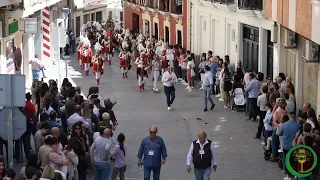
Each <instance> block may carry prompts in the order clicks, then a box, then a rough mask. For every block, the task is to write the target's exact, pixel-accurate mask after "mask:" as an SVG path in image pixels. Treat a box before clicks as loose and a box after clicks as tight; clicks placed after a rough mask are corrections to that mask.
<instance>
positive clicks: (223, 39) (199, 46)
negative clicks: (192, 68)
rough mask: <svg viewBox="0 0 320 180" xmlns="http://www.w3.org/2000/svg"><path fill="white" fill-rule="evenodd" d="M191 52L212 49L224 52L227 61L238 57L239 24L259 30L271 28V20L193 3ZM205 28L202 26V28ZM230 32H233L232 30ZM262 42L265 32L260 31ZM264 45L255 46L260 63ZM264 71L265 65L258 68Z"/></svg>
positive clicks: (264, 54) (262, 57)
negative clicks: (228, 57)
mask: <svg viewBox="0 0 320 180" xmlns="http://www.w3.org/2000/svg"><path fill="white" fill-rule="evenodd" d="M191 13H192V22H193V26H192V30H191V31H192V37H191V39H192V42H191V44H192V47H191V48H192V51H193V52H194V53H196V54H200V53H202V52H207V51H208V50H211V51H213V53H214V54H216V55H219V56H220V57H223V56H224V55H226V54H228V55H229V56H230V59H231V63H235V62H236V61H237V60H238V59H240V60H241V59H242V58H241V57H242V53H241V50H242V30H241V24H247V25H250V26H254V27H257V28H259V30H271V26H272V24H273V22H272V21H269V20H267V19H262V18H259V17H254V16H252V15H247V14H242V13H237V12H232V11H227V10H224V9H217V8H214V7H212V6H210V7H207V6H203V5H201V4H199V3H194V4H193V7H192V12H191ZM204 28H206V29H204ZM233 32H234V33H233ZM260 35H263V38H261V39H260V40H263V41H264V42H261V43H265V44H266V43H267V42H265V41H266V40H267V39H266V31H262V33H261V34H260ZM262 51H266V48H260V49H259V54H261V56H259V62H263V60H264V59H266V57H265V58H264V56H266V52H262ZM260 69H261V71H262V72H264V71H265V70H264V69H266V67H261V68H260V67H259V70H260Z"/></svg>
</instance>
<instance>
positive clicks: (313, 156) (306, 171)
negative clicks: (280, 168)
mask: <svg viewBox="0 0 320 180" xmlns="http://www.w3.org/2000/svg"><path fill="white" fill-rule="evenodd" d="M291 157H293V158H294V163H293V162H292V161H290V158H291ZM285 158H286V168H287V169H288V171H289V172H290V173H291V174H292V175H293V176H296V177H298V178H304V177H308V176H310V175H311V174H312V170H314V168H316V166H317V162H318V157H317V153H316V152H315V151H314V150H313V149H312V148H311V147H309V146H305V145H298V146H294V147H292V148H291V149H290V150H289V151H288V153H287V155H286V157H285ZM294 164H297V165H298V169H297V170H295V169H294V168H293V167H292V166H294Z"/></svg>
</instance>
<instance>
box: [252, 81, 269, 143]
mask: <svg viewBox="0 0 320 180" xmlns="http://www.w3.org/2000/svg"><path fill="white" fill-rule="evenodd" d="M261 89H262V94H261V95H260V96H258V100H257V106H258V107H259V108H260V113H259V116H260V119H259V126H258V132H257V134H256V137H255V139H260V137H261V134H262V131H263V127H264V123H263V120H264V118H265V117H266V114H267V111H268V107H267V106H266V104H267V103H268V100H267V93H268V86H262V88H261Z"/></svg>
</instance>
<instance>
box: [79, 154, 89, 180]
mask: <svg viewBox="0 0 320 180" xmlns="http://www.w3.org/2000/svg"><path fill="white" fill-rule="evenodd" d="M87 168H88V163H87V161H86V160H85V159H84V158H83V157H82V158H79V164H78V176H79V180H86V179H87Z"/></svg>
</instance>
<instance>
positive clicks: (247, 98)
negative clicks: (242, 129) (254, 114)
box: [244, 91, 249, 113]
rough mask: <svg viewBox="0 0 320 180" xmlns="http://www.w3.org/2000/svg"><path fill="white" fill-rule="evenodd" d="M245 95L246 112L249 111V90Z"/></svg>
mask: <svg viewBox="0 0 320 180" xmlns="http://www.w3.org/2000/svg"><path fill="white" fill-rule="evenodd" d="M244 97H245V98H246V112H247V113H249V93H248V92H247V91H246V92H245V93H244Z"/></svg>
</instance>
